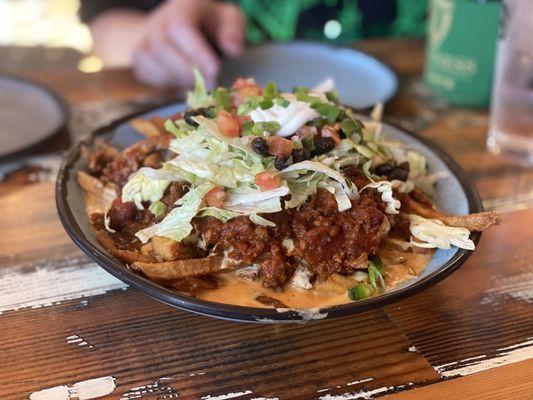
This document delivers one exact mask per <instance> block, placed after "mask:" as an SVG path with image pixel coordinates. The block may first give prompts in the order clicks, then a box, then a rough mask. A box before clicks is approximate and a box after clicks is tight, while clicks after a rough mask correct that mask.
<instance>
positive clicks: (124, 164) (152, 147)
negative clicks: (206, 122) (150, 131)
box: [101, 135, 171, 187]
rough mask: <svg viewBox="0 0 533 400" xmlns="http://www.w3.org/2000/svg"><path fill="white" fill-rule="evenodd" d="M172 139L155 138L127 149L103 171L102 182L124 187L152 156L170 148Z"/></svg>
mask: <svg viewBox="0 0 533 400" xmlns="http://www.w3.org/2000/svg"><path fill="white" fill-rule="evenodd" d="M170 138H171V137H170V135H160V136H155V137H151V138H148V139H145V140H142V141H140V142H137V143H134V144H133V145H131V146H130V147H128V148H126V149H125V150H124V151H122V152H121V153H120V154H119V155H117V156H116V157H115V158H114V159H113V160H112V161H110V162H108V163H107V164H106V166H105V167H104V168H103V169H102V177H101V178H102V181H104V183H105V182H106V181H107V182H112V183H115V184H117V185H119V186H120V187H122V186H124V185H125V184H126V182H127V181H128V177H129V176H130V175H131V174H132V173H133V172H135V171H137V170H138V169H139V168H140V167H141V166H142V165H143V162H144V160H145V159H146V158H147V157H148V156H149V155H150V154H152V153H154V152H157V151H161V150H164V149H167V148H168V144H169V142H170Z"/></svg>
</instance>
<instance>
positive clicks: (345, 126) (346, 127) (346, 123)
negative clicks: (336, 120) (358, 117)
mask: <svg viewBox="0 0 533 400" xmlns="http://www.w3.org/2000/svg"><path fill="white" fill-rule="evenodd" d="M341 129H342V131H343V132H344V134H345V135H346V136H351V135H352V134H354V133H355V132H356V131H357V127H356V125H355V122H353V121H352V120H351V119H349V118H346V119H344V120H343V121H342V122H341Z"/></svg>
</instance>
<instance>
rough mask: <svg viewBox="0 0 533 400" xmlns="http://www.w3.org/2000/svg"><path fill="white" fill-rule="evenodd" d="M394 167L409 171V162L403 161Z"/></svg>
mask: <svg viewBox="0 0 533 400" xmlns="http://www.w3.org/2000/svg"><path fill="white" fill-rule="evenodd" d="M396 168H400V169H404V170H406V171H407V172H409V162H408V161H404V162H402V163H399V164H398V165H397V167H396Z"/></svg>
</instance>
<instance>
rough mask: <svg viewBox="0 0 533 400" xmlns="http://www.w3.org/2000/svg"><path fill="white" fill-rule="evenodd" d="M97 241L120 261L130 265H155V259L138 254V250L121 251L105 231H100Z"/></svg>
mask: <svg viewBox="0 0 533 400" xmlns="http://www.w3.org/2000/svg"><path fill="white" fill-rule="evenodd" d="M96 240H97V241H98V243H100V244H101V245H102V246H103V247H104V248H105V249H106V250H107V251H108V252H109V253H111V255H112V256H113V257H116V258H118V259H119V260H120V261H123V262H125V263H126V264H128V265H130V264H133V263H135V262H144V263H153V262H155V261H156V260H155V258H154V257H152V256H150V255H148V254H143V253H140V252H138V251H137V250H124V249H119V248H118V247H117V245H116V244H115V242H113V239H112V238H111V236H110V235H109V234H108V233H107V232H106V231H104V230H100V231H98V233H97V234H96Z"/></svg>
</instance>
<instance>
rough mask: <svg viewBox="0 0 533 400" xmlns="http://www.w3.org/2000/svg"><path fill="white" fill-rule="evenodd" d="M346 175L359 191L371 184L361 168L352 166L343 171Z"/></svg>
mask: <svg viewBox="0 0 533 400" xmlns="http://www.w3.org/2000/svg"><path fill="white" fill-rule="evenodd" d="M343 173H344V175H346V176H347V177H348V178H350V180H351V181H352V182H353V183H354V184H355V186H357V187H358V188H359V189H361V188H363V187H365V186H366V185H368V184H369V183H370V181H369V180H368V178H367V177H366V175H365V174H364V172H363V171H361V169H360V168H359V167H356V166H351V167H348V168H346V169H345V170H344V171H343Z"/></svg>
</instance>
